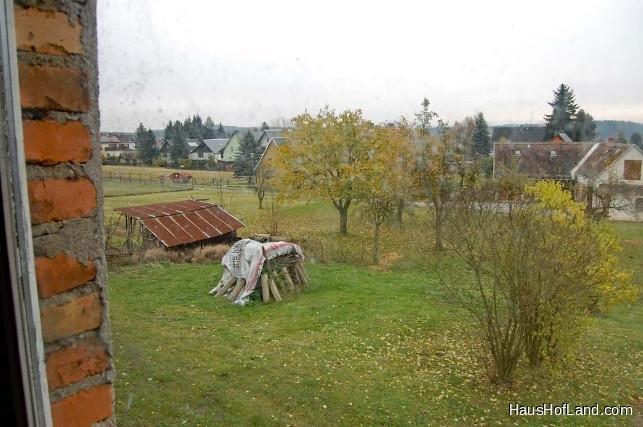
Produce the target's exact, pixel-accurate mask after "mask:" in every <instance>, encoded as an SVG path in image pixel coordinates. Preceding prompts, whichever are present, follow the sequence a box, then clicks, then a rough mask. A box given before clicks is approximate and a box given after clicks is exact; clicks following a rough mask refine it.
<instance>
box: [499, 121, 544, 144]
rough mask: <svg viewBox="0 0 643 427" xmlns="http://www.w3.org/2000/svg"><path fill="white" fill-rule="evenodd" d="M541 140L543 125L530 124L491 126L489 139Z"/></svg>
mask: <svg viewBox="0 0 643 427" xmlns="http://www.w3.org/2000/svg"><path fill="white" fill-rule="evenodd" d="M502 139H505V140H507V142H543V141H544V140H545V127H544V126H535V125H534V126H532V125H519V126H494V127H492V128H491V141H492V142H499V141H500V140H502Z"/></svg>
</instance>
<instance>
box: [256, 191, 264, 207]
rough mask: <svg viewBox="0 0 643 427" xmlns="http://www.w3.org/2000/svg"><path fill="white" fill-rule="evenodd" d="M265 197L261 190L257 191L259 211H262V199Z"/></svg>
mask: <svg viewBox="0 0 643 427" xmlns="http://www.w3.org/2000/svg"><path fill="white" fill-rule="evenodd" d="M264 196H265V194H264V192H263V190H258V191H257V198H258V199H259V209H263V197H264Z"/></svg>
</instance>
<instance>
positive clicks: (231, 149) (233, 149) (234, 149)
mask: <svg viewBox="0 0 643 427" xmlns="http://www.w3.org/2000/svg"><path fill="white" fill-rule="evenodd" d="M248 132H250V133H251V134H252V136H253V137H254V138H255V140H258V139H259V138H260V137H261V132H260V131H258V130H237V131H235V132H234V133H233V134H232V135H231V136H230V138H229V139H228V143H227V144H226V146H225V148H224V149H223V152H222V153H221V161H222V162H224V163H228V164H229V165H231V164H232V163H234V162H235V161H236V160H237V156H238V155H239V153H240V152H241V140H243V137H244V135H245V134H246V133H248Z"/></svg>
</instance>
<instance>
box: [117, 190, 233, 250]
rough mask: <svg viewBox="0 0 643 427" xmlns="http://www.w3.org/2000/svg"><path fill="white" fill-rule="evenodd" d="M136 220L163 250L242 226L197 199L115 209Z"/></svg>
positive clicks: (229, 215) (216, 207)
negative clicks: (159, 243)
mask: <svg viewBox="0 0 643 427" xmlns="http://www.w3.org/2000/svg"><path fill="white" fill-rule="evenodd" d="M114 210H115V211H118V212H122V213H123V214H125V215H126V216H127V217H129V218H132V219H135V220H138V221H140V222H141V223H142V225H143V227H145V228H146V229H147V230H148V231H149V232H150V233H152V235H154V237H156V238H157V239H158V240H159V241H160V242H161V243H162V244H163V245H164V246H165V247H168V248H170V247H176V246H182V245H189V244H194V243H199V242H203V243H207V242H208V241H210V240H212V239H215V238H218V237H220V236H224V235H226V234H229V233H236V230H238V229H239V228H242V227H245V224H243V223H242V222H241V221H239V220H238V219H237V218H235V217H234V216H232V215H231V214H230V213H228V212H227V211H226V210H225V209H223V208H222V207H220V206H218V205H216V204H214V203H208V202H204V201H199V200H182V201H178V202H167V203H154V204H151V205H142V206H128V207H122V208H116V209H114Z"/></svg>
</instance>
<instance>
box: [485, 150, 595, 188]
mask: <svg viewBox="0 0 643 427" xmlns="http://www.w3.org/2000/svg"><path fill="white" fill-rule="evenodd" d="M591 147H592V143H591V142H512V143H509V142H507V143H494V144H493V152H494V156H493V176H494V177H501V176H503V175H506V174H507V173H508V172H510V171H513V172H517V173H520V174H522V175H526V176H528V177H530V178H533V179H554V180H559V181H569V180H571V179H572V174H571V171H572V169H573V168H574V166H576V165H577V164H578V162H579V161H580V160H581V159H582V158H583V156H584V155H585V154H586V153H587V151H589V149H590V148H591Z"/></svg>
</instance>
